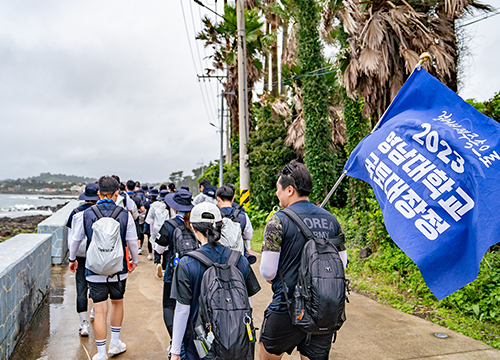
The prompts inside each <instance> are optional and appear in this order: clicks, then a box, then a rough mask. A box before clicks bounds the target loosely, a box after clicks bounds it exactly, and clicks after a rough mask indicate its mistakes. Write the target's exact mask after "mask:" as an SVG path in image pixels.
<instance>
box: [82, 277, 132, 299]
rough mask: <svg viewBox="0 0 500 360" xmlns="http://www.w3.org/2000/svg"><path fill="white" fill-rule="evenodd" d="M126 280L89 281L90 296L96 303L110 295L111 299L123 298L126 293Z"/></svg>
mask: <svg viewBox="0 0 500 360" xmlns="http://www.w3.org/2000/svg"><path fill="white" fill-rule="evenodd" d="M126 282H127V279H124V280H121V281H110V282H105V283H93V282H89V283H88V284H89V290H90V291H89V296H90V298H91V299H92V301H93V302H94V303H98V302H102V301H106V300H108V295H109V298H110V299H111V300H121V299H123V294H125V285H126Z"/></svg>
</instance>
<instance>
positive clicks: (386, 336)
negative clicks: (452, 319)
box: [9, 255, 500, 360]
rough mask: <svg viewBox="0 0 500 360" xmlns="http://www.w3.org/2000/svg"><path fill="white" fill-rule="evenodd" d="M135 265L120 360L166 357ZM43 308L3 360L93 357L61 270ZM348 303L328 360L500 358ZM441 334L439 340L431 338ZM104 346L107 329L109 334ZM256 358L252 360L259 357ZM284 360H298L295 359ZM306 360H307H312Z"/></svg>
mask: <svg viewBox="0 0 500 360" xmlns="http://www.w3.org/2000/svg"><path fill="white" fill-rule="evenodd" d="M139 258H140V260H139V266H138V267H137V269H136V271H134V273H133V274H132V275H131V276H130V277H129V278H128V280H127V291H126V295H125V318H124V323H123V329H122V333H121V335H120V339H121V340H123V341H124V342H125V343H126V344H127V348H128V350H127V352H126V353H124V354H123V355H120V356H118V357H116V359H120V360H128V359H131V360H132V359H134V360H142V359H154V360H163V359H167V352H166V350H167V347H168V344H169V337H168V334H167V331H166V328H165V325H164V324H163V318H162V285H163V284H162V282H161V281H160V280H158V279H156V278H155V277H154V275H153V272H154V266H153V264H152V262H151V261H148V260H146V256H145V255H141V256H139ZM254 271H255V273H256V274H257V276H258V278H259V281H260V284H261V286H262V290H261V292H260V293H259V294H257V296H255V298H254V300H253V303H254V307H255V311H254V320H255V323H256V324H257V326H258V327H260V324H261V323H262V315H263V313H264V309H265V308H266V306H267V304H268V303H269V301H270V299H271V288H270V285H269V284H267V283H266V282H265V281H264V280H263V279H262V278H261V277H260V275H259V271H258V267H257V266H256V265H254ZM52 283H53V284H52V286H53V289H54V290H53V291H52V294H51V298H50V305H48V306H45V307H43V308H42V310H41V311H40V312H39V313H38V314H37V318H36V319H35V321H34V322H33V325H32V327H31V330H30V332H29V333H28V334H27V336H26V337H25V338H24V339H23V342H22V343H21V344H20V345H19V346H18V348H17V349H16V352H15V353H14V355H13V356H12V357H11V359H9V360H21V359H22V360H59V359H61V360H62V359H64V360H66V359H75V360H88V359H91V358H92V356H93V355H94V354H95V353H96V346H95V342H94V336H93V332H91V334H90V336H89V337H88V338H80V336H79V335H78V316H77V314H76V312H75V301H76V300H75V286H74V275H73V274H72V273H71V272H69V270H68V268H67V266H62V267H54V268H53V274H52ZM350 301H351V302H350V303H349V304H347V322H346V323H345V324H344V326H343V327H342V329H341V330H340V331H339V334H338V337H337V342H336V343H335V344H333V346H332V350H331V351H330V359H356V360H357V359H369V360H378V359H381V360H382V359H383V360H392V359H394V360H403V359H408V360H409V359H412V360H417V359H418V360H420V359H421V360H424V359H425V360H437V359H442V360H489V359H500V350H496V349H494V348H492V347H490V346H488V345H485V344H484V343H482V342H480V341H477V340H474V339H471V338H469V337H466V336H464V335H461V334H459V333H456V332H454V331H451V330H448V329H446V328H443V327H441V326H438V325H436V324H433V323H431V322H428V321H425V320H423V319H420V318H418V317H416V316H412V315H408V314H405V313H402V312H400V311H398V310H395V309H393V308H391V307H388V306H384V305H381V304H379V303H377V302H376V301H374V300H371V299H369V298H366V297H364V296H361V295H358V294H352V295H351V297H350ZM436 333H444V334H447V335H448V338H446V339H439V338H437V337H435V336H434V334H436ZM108 342H109V331H108ZM258 358H259V357H258V355H257V356H256V359H258ZM283 359H294V360H295V359H299V356H298V354H297V353H293V354H292V355H291V356H288V355H285V356H284V357H283ZM311 360H313V359H311Z"/></svg>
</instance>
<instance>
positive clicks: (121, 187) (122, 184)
mask: <svg viewBox="0 0 500 360" xmlns="http://www.w3.org/2000/svg"><path fill="white" fill-rule="evenodd" d="M118 188H119V189H120V191H125V189H126V186H125V184H124V183H122V182H121V183H120V185H119V186H118Z"/></svg>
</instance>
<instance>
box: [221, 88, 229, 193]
mask: <svg viewBox="0 0 500 360" xmlns="http://www.w3.org/2000/svg"><path fill="white" fill-rule="evenodd" d="M226 131H227V130H226ZM228 150H229V149H228ZM222 184H224V90H222V91H221V93H220V160H219V187H221V186H222Z"/></svg>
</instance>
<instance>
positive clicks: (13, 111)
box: [0, 0, 500, 182]
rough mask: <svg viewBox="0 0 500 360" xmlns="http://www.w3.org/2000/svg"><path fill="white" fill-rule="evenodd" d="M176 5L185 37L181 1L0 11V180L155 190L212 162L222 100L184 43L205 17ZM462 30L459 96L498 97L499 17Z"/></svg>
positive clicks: (33, 5) (199, 51) (40, 4)
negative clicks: (47, 176)
mask: <svg viewBox="0 0 500 360" xmlns="http://www.w3.org/2000/svg"><path fill="white" fill-rule="evenodd" d="M205 3H206V4H208V5H210V4H212V5H213V4H214V0H209V1H205ZM221 3H222V1H219V4H218V6H219V7H221ZM488 3H489V4H491V5H493V6H495V7H499V8H500V0H490V1H489V2H488ZM182 4H183V7H184V11H185V15H186V17H185V19H186V24H187V27H188V30H187V31H188V33H186V28H185V23H184V17H183V12H182V9H181V0H163V1H157V0H142V1H127V0H120V1H115V0H113V1H110V0H104V1H103V0H100V1H97V0H86V1H50V0H44V1H27V0H25V1H3V2H1V3H0V124H1V130H0V146H1V148H2V149H3V151H2V153H3V156H2V157H1V159H0V179H5V178H19V177H28V176H35V175H38V174H39V173H40V172H47V171H48V172H51V173H65V174H75V175H82V176H92V177H99V176H100V175H103V174H118V175H120V177H121V178H122V179H124V180H127V179H129V178H132V179H134V180H141V181H143V182H153V181H154V182H159V181H165V180H166V179H168V175H169V174H170V173H171V172H172V171H178V170H183V171H184V172H185V173H186V174H191V169H193V168H196V167H199V166H200V165H201V163H202V162H203V163H204V164H205V165H206V164H207V163H208V162H209V161H210V160H214V159H217V158H218V157H219V135H218V134H217V133H216V131H215V129H214V128H213V127H212V126H210V122H214V123H216V124H218V123H219V121H218V112H217V111H218V109H217V108H218V106H219V104H220V98H219V97H218V96H217V95H218V91H220V89H221V88H220V87H219V86H218V85H217V82H216V81H212V82H210V83H209V82H205V83H200V82H198V79H197V77H196V74H201V72H202V70H201V68H202V67H206V66H207V65H208V62H207V60H203V58H204V57H205V56H206V54H207V53H206V52H205V51H204V50H203V47H202V45H201V43H199V42H195V40H194V39H193V33H194V32H195V31H199V29H200V28H201V22H200V17H201V15H203V14H204V13H205V11H203V9H201V8H200V7H199V6H198V5H196V4H195V3H194V2H192V1H189V0H182ZM219 10H220V11H222V9H219ZM193 20H194V21H193ZM465 29H466V30H467V33H468V34H470V36H471V37H472V42H471V43H470V46H469V48H470V51H471V53H472V55H473V56H472V57H471V58H469V61H468V67H467V70H466V71H465V72H464V74H465V75H466V76H465V78H464V87H463V89H462V91H461V95H462V96H463V97H464V98H471V97H474V98H476V99H477V100H481V101H483V100H486V99H489V98H491V97H492V96H493V94H494V93H495V92H496V91H499V90H500V81H499V78H500V75H499V74H498V73H499V72H498V69H497V64H498V59H499V58H500V46H499V44H500V15H499V16H496V17H492V18H491V19H487V20H484V21H480V22H478V23H476V24H473V25H470V26H467V27H466V28H465ZM188 36H189V38H190V39H189V40H190V42H188ZM190 44H191V47H192V53H193V56H192V55H191V52H190V46H189V45H190ZM193 57H194V64H193Z"/></svg>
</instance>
